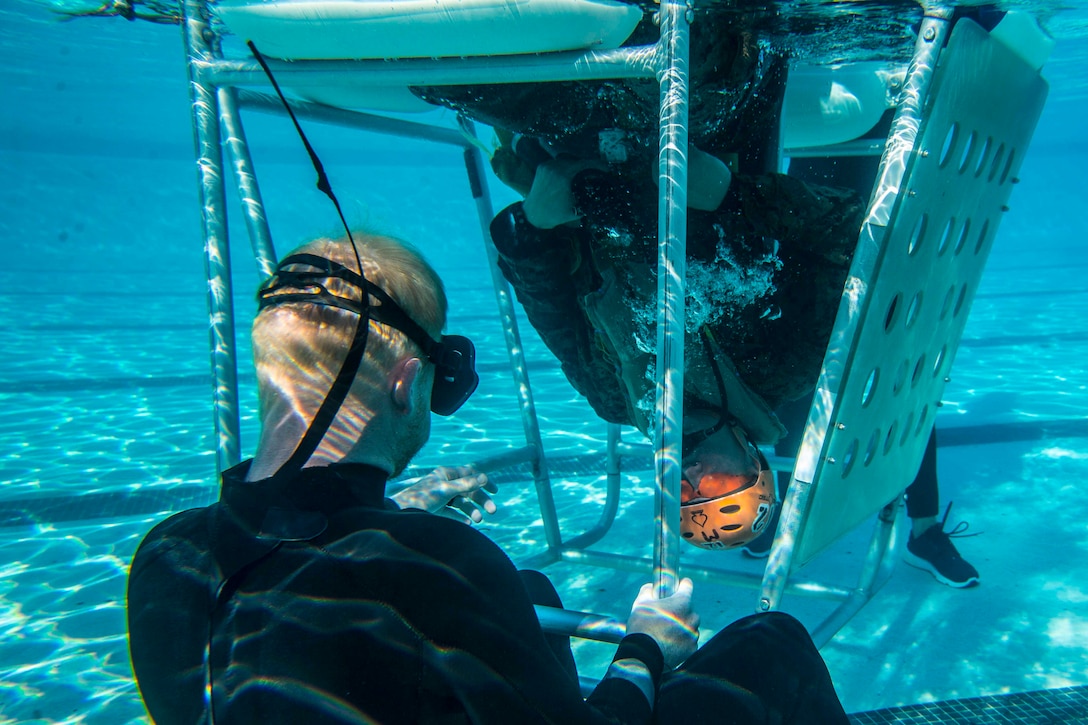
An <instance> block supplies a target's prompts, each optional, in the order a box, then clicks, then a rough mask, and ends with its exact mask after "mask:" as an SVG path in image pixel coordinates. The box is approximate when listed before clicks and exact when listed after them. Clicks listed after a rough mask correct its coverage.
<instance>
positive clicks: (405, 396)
mask: <svg viewBox="0 0 1088 725" xmlns="http://www.w3.org/2000/svg"><path fill="white" fill-rule="evenodd" d="M422 370H423V361H422V360H420V359H419V358H418V357H410V358H407V359H406V360H401V361H400V363H399V364H398V365H397V367H396V368H394V370H393V384H392V386H391V387H390V396H391V398H392V400H393V406H394V407H395V408H396V409H397V410H399V411H402V412H405V413H411V412H412V405H413V402H414V401H415V395H414V391H415V386H416V384H417V382H418V381H419V379H420V372H421V371H422Z"/></svg>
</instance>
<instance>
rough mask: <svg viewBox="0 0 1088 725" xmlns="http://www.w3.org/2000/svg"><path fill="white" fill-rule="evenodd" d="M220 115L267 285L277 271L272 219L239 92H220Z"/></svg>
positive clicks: (225, 140)
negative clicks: (240, 107) (266, 208)
mask: <svg viewBox="0 0 1088 725" xmlns="http://www.w3.org/2000/svg"><path fill="white" fill-rule="evenodd" d="M219 111H220V116H221V117H222V119H223V134H224V139H223V145H224V146H225V147H226V149H227V156H228V157H229V158H230V161H231V165H232V166H233V167H234V178H235V179H236V180H237V181H238V193H239V195H240V196H241V200H242V211H243V213H244V216H245V219H246V229H247V230H248V231H249V243H250V245H251V246H252V247H253V256H254V257H255V258H256V260H257V271H258V272H259V273H260V275H261V280H262V281H263V280H265V279H267V278H269V277H271V276H272V275H273V274H274V273H275V271H276V248H275V246H274V245H273V244H272V232H271V230H270V229H269V228H268V218H267V217H265V215H264V202H263V201H262V200H261V188H260V186H259V185H258V183H257V174H256V173H255V172H254V170H253V157H252V156H251V155H250V153H249V142H248V141H246V130H245V126H243V125H242V116H241V114H240V113H239V112H238V96H237V91H235V90H234V89H233V88H220V89H219Z"/></svg>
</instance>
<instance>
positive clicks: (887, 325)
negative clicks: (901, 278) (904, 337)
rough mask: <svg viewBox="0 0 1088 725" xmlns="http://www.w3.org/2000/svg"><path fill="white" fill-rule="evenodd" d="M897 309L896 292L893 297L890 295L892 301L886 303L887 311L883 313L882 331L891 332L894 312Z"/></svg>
mask: <svg viewBox="0 0 1088 725" xmlns="http://www.w3.org/2000/svg"><path fill="white" fill-rule="evenodd" d="M898 311H899V294H898V293H896V295H895V297H892V301H891V302H890V303H889V304H888V313H887V314H886V315H884V332H891V331H892V327H893V326H894V325H895V318H896V313H897V312H898Z"/></svg>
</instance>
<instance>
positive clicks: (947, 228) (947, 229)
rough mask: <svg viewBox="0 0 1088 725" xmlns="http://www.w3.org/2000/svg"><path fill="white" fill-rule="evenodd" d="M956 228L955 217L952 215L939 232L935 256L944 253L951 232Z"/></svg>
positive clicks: (949, 240)
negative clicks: (939, 237)
mask: <svg viewBox="0 0 1088 725" xmlns="http://www.w3.org/2000/svg"><path fill="white" fill-rule="evenodd" d="M955 228H956V217H952V218H950V219H949V220H948V222H947V223H946V224H945V225H944V231H943V232H941V239H940V241H938V242H937V256H940V255H942V254H944V253H945V250H947V249H948V244H949V242H951V241H952V233H953V231H954V230H955Z"/></svg>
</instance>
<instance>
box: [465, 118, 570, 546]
mask: <svg viewBox="0 0 1088 725" xmlns="http://www.w3.org/2000/svg"><path fill="white" fill-rule="evenodd" d="M465 128H466V130H467V131H468V132H469V133H472V134H473V135H475V130H474V127H473V125H472V123H471V122H469V121H466V122H465ZM465 169H466V171H467V172H468V176H469V186H470V187H471V189H472V196H473V198H474V199H475V201H476V212H477V214H478V215H479V218H480V230H481V233H482V235H483V241H484V251H485V252H486V253H487V262H488V267H489V268H490V270H491V283H492V286H493V287H494V288H495V301H496V303H497V304H498V307H499V317H500V319H501V321H502V330H503V336H504V338H505V339H506V351H507V354H508V356H509V358H510V370H511V372H512V373H513V376H514V385H515V388H516V390H517V396H518V409H519V410H520V411H521V426H522V430H523V431H524V433H525V443H526V445H527V446H529V447H530V448H533V449H534V450H535V452H536V455H535V456H534V457H533V458H532V465H533V482H534V484H535V485H536V495H537V501H538V503H539V504H540V516H541V519H542V521H543V522H544V540H545V542H547V545H548V550H549V551H550V552H555V551H556V550H558V549H559V547H560V546H562V544H563V540H562V537H561V535H560V532H559V514H558V513H557V512H556V510H555V499H554V497H553V496H552V483H551V478H550V477H549V476H548V464H547V461H546V460H545V458H544V443H543V441H542V440H541V437H540V423H539V422H538V421H537V416H536V404H535V403H534V402H533V390H532V388H531V387H530V385H529V370H528V368H527V367H526V365H525V348H524V347H523V346H522V344H521V334H520V333H519V332H518V322H517V317H516V316H515V313H514V303H513V301H512V299H511V295H510V286H509V285H508V284H507V283H506V279H504V278H503V276H502V272H501V271H500V270H499V253H498V251H497V250H496V249H495V245H493V244H489V243H488V240H490V238H491V220H492V219H493V218H494V217H495V211H494V209H493V208H492V206H491V194H490V192H489V191H488V188H487V177H486V176H485V175H484V162H483V154H481V153H480V149H478V148H477V147H475V146H471V147H470V148H467V149H465Z"/></svg>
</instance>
